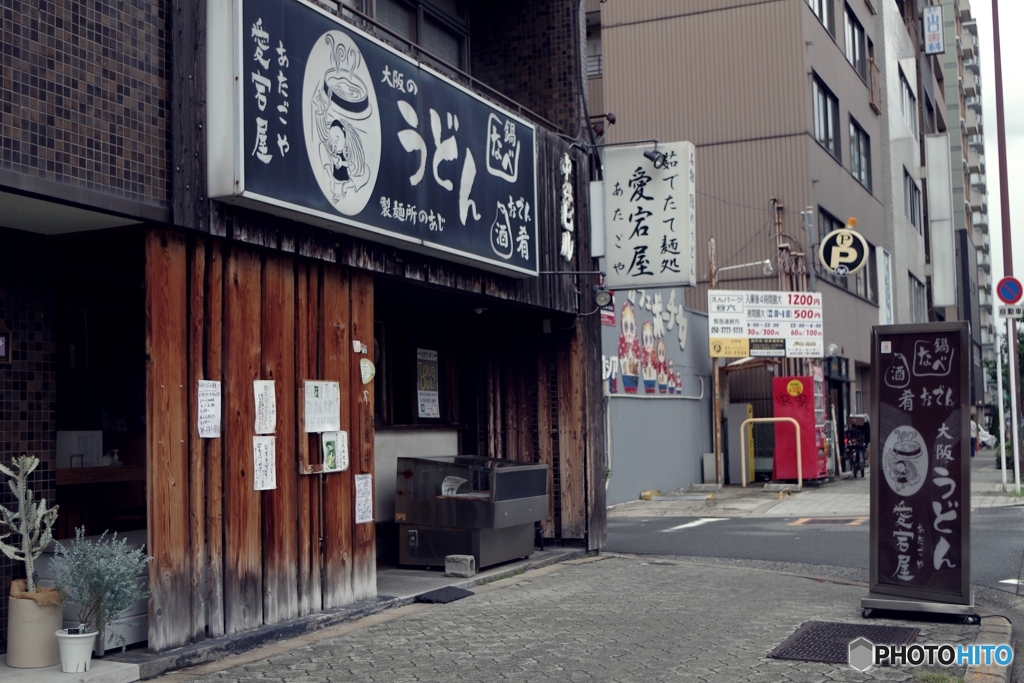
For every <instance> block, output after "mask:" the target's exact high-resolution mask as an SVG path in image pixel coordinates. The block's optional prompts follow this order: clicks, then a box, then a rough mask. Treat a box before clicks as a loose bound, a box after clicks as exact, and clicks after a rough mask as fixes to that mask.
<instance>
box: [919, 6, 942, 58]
mask: <svg viewBox="0 0 1024 683" xmlns="http://www.w3.org/2000/svg"><path fill="white" fill-rule="evenodd" d="M921 21H922V22H923V23H924V53H925V54H926V55H937V54H941V53H943V52H945V51H946V41H945V36H944V35H943V31H944V29H943V26H942V7H941V6H933V7H925V8H924V11H923V12H922V13H921Z"/></svg>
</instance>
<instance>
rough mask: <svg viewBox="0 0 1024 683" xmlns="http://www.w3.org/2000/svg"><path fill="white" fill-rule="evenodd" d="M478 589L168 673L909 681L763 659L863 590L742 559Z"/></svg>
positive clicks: (953, 629) (620, 566)
mask: <svg viewBox="0 0 1024 683" xmlns="http://www.w3.org/2000/svg"><path fill="white" fill-rule="evenodd" d="M480 591H481V592H480V593H478V594H477V595H474V596H472V597H469V598H466V599H464V600H460V601H458V602H454V603H450V604H448V605H435V606H430V607H426V606H417V607H418V610H417V611H415V612H412V613H406V614H404V615H403V616H398V617H396V618H393V619H392V620H390V621H388V622H387V623H378V624H376V625H371V626H368V627H366V628H359V629H354V630H352V631H351V632H348V633H346V634H344V635H342V636H339V637H333V638H330V639H327V640H322V641H319V642H300V643H298V644H297V645H296V646H295V649H290V650H287V649H286V647H287V644H279V645H278V646H277V647H276V648H275V649H276V650H277V651H278V652H277V653H276V654H273V655H271V656H269V657H267V658H265V659H260V660H256V661H249V662H248V663H244V664H241V665H240V666H234V667H233V668H224V669H223V670H221V671H216V672H215V673H209V674H206V675H202V676H200V675H199V673H200V671H195V672H192V673H190V672H188V671H183V672H178V673H176V674H172V675H171V676H168V677H167V678H168V679H173V680H174V681H204V682H205V683H222V682H223V683H233V682H235V681H281V682H288V683H313V682H319V681H387V682H388V683H404V682H407V681H429V682H437V683H445V682H448V681H473V682H474V683H477V682H480V681H529V682H531V683H532V682H538V683H541V682H544V681H558V683H565V682H566V681H609V682H616V681H622V682H626V681H706V682H716V683H717V682H722V683H762V682H763V683H769V682H773V683H774V682H775V681H781V682H783V683H822V682H829V681H850V682H853V681H870V680H884V681H912V680H914V673H915V670H912V669H899V668H897V669H871V670H869V671H868V672H866V673H859V672H857V671H854V670H853V669H851V668H849V667H848V666H846V665H845V664H844V665H831V664H820V663H812V662H792V661H782V660H772V659H767V658H766V654H767V653H768V652H769V651H770V650H771V649H772V648H774V647H775V646H776V645H778V644H779V643H781V642H782V641H783V640H785V639H786V638H787V637H788V636H789V635H790V634H791V633H792V632H793V631H794V630H795V629H796V628H797V627H798V626H800V624H802V623H804V622H806V621H813V620H818V621H845V622H861V621H863V620H862V619H861V615H860V610H859V601H860V598H861V597H862V596H863V595H864V594H865V589H864V588H863V587H860V586H853V585H844V584H841V583H831V582H823V581H814V580H810V579H806V578H801V577H797V576H793V575H788V574H782V573H778V572H772V571H765V570H756V569H751V568H744V567H725V566H703V565H698V564H693V563H685V562H683V561H681V560H674V559H667V558H666V559H664V560H655V559H651V558H645V559H635V558H624V557H619V558H604V559H601V558H598V559H597V560H596V561H594V560H592V559H589V558H588V559H584V560H576V561H572V562H568V563H563V564H561V565H556V566H553V567H548V568H545V569H541V570H537V571H536V572H531V573H529V574H526V575H523V576H519V577H514V578H512V579H506V580H505V581H503V582H498V583H496V584H493V585H490V586H482V587H480ZM871 623H878V624H897V625H911V626H915V627H917V628H920V629H921V634H920V635H919V636H918V639H917V642H919V643H945V642H950V643H973V642H974V639H975V637H976V636H977V633H978V627H977V626H965V625H961V624H952V623H948V624H935V623H928V622H915V623H907V622H900V621H890V620H882V619H873V620H871ZM281 645H285V646H286V647H281ZM249 659H250V660H253V659H254V658H253V657H250V658H249ZM217 664H218V665H219V666H220V667H224V666H230V665H231V662H230V661H225V662H220V663H217ZM205 670H207V671H209V670H211V669H209V668H206V669H205ZM917 671H919V670H917ZM948 673H949V674H953V675H958V676H962V675H963V673H964V672H963V671H962V670H959V671H957V670H955V669H950V670H948Z"/></svg>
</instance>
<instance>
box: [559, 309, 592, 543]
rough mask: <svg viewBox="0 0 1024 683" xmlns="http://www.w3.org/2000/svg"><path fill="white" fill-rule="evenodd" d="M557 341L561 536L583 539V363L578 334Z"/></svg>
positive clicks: (562, 336)
mask: <svg viewBox="0 0 1024 683" xmlns="http://www.w3.org/2000/svg"><path fill="white" fill-rule="evenodd" d="M556 343H557V344H558V348H557V358H558V471H559V482H558V484H559V490H560V494H561V502H562V509H561V513H562V516H561V519H562V529H561V531H562V538H584V537H585V536H586V532H587V519H586V508H585V505H586V490H585V487H584V467H585V465H586V461H585V459H584V455H585V454H584V449H583V430H584V424H583V423H584V419H585V415H584V413H583V406H584V396H583V362H584V359H583V357H582V354H581V348H580V339H579V334H578V333H577V332H576V331H575V329H574V331H573V332H571V333H568V334H562V335H559V338H558V339H557V340H556Z"/></svg>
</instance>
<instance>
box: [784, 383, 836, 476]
mask: <svg viewBox="0 0 1024 683" xmlns="http://www.w3.org/2000/svg"><path fill="white" fill-rule="evenodd" d="M814 394H815V392H814V379H813V378H812V377H776V378H775V379H774V380H772V399H773V401H774V404H775V417H791V418H793V419H794V420H796V421H797V424H799V425H800V446H801V453H802V458H803V478H804V479H820V478H822V477H827V476H828V459H827V458H826V456H825V452H824V449H819V448H818V434H817V432H818V430H817V420H816V415H815V395H814ZM774 460H775V462H774V465H773V466H772V479H774V480H776V481H779V480H789V479H793V480H796V478H797V471H796V430H795V429H793V425H792V424H791V423H789V422H777V423H775V459H774Z"/></svg>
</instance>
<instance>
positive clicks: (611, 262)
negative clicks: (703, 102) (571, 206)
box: [604, 142, 697, 289]
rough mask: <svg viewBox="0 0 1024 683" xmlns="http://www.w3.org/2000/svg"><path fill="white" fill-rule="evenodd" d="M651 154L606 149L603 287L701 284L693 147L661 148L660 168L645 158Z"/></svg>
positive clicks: (632, 149)
mask: <svg viewBox="0 0 1024 683" xmlns="http://www.w3.org/2000/svg"><path fill="white" fill-rule="evenodd" d="M651 149H652V148H651V146H650V145H638V146H633V147H614V148H609V149H607V150H605V157H604V178H605V179H604V215H605V245H606V246H605V255H606V258H607V267H606V270H607V275H606V276H605V285H607V286H608V287H609V288H611V289H645V288H653V287H679V286H690V287H693V286H695V285H696V284H697V271H696V265H695V257H696V232H697V219H696V209H697V198H696V190H695V184H694V181H695V175H696V172H695V167H694V159H695V150H694V146H693V145H692V144H691V143H689V142H673V143H669V144H663V145H658V148H657V151H658V152H660V153H662V154H664V155H665V165H664V166H663V167H662V168H655V167H654V164H653V163H652V162H651V160H650V159H648V158H647V157H645V156H644V152H645V151H650V150H651Z"/></svg>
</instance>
